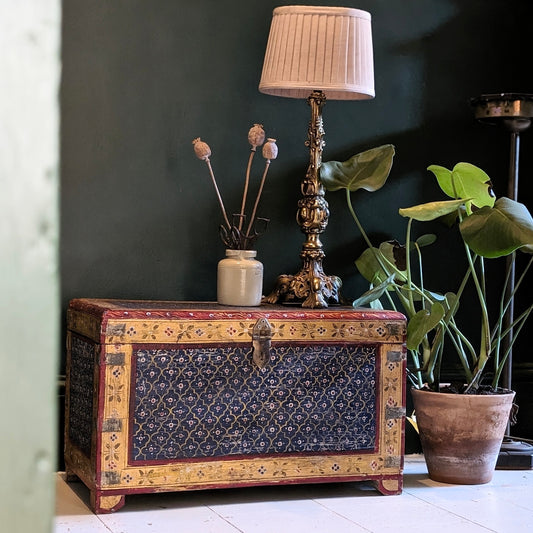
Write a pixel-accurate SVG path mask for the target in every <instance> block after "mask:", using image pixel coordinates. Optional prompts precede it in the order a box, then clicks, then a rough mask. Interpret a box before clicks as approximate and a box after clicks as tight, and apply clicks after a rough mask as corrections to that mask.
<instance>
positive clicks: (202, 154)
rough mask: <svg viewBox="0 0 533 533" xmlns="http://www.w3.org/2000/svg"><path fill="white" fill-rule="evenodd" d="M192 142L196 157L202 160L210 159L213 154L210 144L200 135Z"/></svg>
mask: <svg viewBox="0 0 533 533" xmlns="http://www.w3.org/2000/svg"><path fill="white" fill-rule="evenodd" d="M192 144H193V146H194V153H195V154H196V157H197V158H198V159H201V160H202V161H208V160H209V157H210V156H211V148H209V145H208V144H207V143H205V142H204V141H202V139H200V137H197V138H196V139H194V141H193V142H192Z"/></svg>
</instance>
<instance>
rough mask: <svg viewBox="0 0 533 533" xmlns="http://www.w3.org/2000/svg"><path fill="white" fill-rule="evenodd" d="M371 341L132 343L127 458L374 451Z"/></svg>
mask: <svg viewBox="0 0 533 533" xmlns="http://www.w3.org/2000/svg"><path fill="white" fill-rule="evenodd" d="M376 357H377V347H376V346H374V345H372V346H368V345H361V346H354V345H345V344H337V345H322V346H317V345H306V346H303V345H302V346H299V345H297V346H295V345H290V346H289V345H285V346H280V345H276V346H274V345H273V346H272V348H271V352H270V362H269V363H268V364H267V366H266V368H264V369H259V368H258V367H257V366H255V365H254V363H253V362H252V356H251V350H250V347H249V346H246V347H243V346H223V347H216V348H206V347H202V348H187V349H178V348H166V349H161V348H160V349H145V348H142V349H138V350H134V364H135V367H136V368H135V391H134V394H135V397H134V413H133V420H132V433H133V435H132V437H133V438H132V441H131V450H130V452H131V453H130V459H131V460H132V461H133V462H143V461H166V460H172V459H179V458H192V457H195V458H198V457H216V456H227V455H242V454H245V455H246V454H259V453H261V454H265V453H291V452H329V451H352V450H372V449H374V447H375V445H376V442H375V436H376V419H377V414H376Z"/></svg>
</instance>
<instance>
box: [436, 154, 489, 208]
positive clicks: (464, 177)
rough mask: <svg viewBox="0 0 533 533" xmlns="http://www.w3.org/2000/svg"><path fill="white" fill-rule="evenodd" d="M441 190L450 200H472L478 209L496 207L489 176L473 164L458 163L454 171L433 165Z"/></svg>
mask: <svg viewBox="0 0 533 533" xmlns="http://www.w3.org/2000/svg"><path fill="white" fill-rule="evenodd" d="M428 170H429V171H431V172H433V174H434V175H435V177H436V178H437V181H438V183H439V186H440V188H441V189H442V190H443V191H444V193H445V194H447V195H448V196H449V197H450V198H454V199H462V200H467V199H468V200H470V201H471V202H472V204H473V205H475V206H476V207H480V208H481V207H484V206H490V207H492V206H493V205H494V200H495V197H494V194H493V192H492V184H491V181H490V178H489V176H488V175H487V174H486V173H485V171H483V170H482V169H480V168H479V167H476V166H475V165H472V164H471V163H457V164H456V165H455V166H454V167H453V170H452V171H450V170H448V169H447V168H444V167H441V166H439V165H431V166H429V167H428Z"/></svg>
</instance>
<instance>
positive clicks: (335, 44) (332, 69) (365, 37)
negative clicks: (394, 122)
mask: <svg viewBox="0 0 533 533" xmlns="http://www.w3.org/2000/svg"><path fill="white" fill-rule="evenodd" d="M259 90H260V91H261V92H263V93H266V94H272V95H275V96H285V97H288V98H307V97H308V96H309V95H310V94H311V92H312V91H313V90H321V91H323V92H324V93H325V95H326V98H327V99H328V100H363V99H367V98H372V97H373V96H374V95H375V93H374V62H373V54H372V33H371V22H370V14H369V13H367V12H366V11H361V10H359V9H352V8H347V7H320V6H283V7H278V8H276V9H274V14H273V18H272V25H271V27H270V35H269V37H268V44H267V49H266V53H265V60H264V63H263V73H262V75H261V81H260V83H259Z"/></svg>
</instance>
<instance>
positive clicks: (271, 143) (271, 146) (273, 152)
mask: <svg viewBox="0 0 533 533" xmlns="http://www.w3.org/2000/svg"><path fill="white" fill-rule="evenodd" d="M263 157H264V158H265V159H267V160H268V161H270V160H271V159H276V157H278V145H277V144H276V139H267V142H266V143H265V145H264V146H263Z"/></svg>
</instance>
